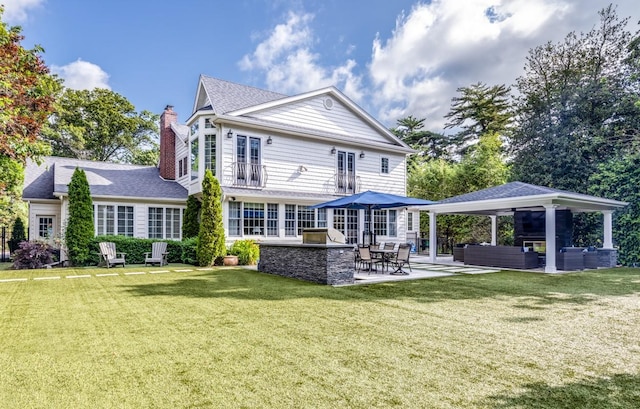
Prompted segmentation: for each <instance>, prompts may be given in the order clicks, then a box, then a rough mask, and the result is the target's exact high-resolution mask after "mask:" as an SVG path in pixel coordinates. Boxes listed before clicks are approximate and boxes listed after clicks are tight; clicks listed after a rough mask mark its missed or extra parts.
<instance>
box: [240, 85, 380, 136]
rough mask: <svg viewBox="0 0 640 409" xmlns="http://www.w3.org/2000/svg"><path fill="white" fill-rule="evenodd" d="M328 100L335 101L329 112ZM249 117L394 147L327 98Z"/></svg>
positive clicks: (318, 98) (311, 100)
mask: <svg viewBox="0 0 640 409" xmlns="http://www.w3.org/2000/svg"><path fill="white" fill-rule="evenodd" d="M326 99H330V100H331V101H333V107H332V108H331V109H330V110H329V109H327V108H325V106H324V101H325V100H326ZM250 116H252V117H255V118H259V119H263V120H267V121H271V122H277V123H282V124H286V125H292V126H300V127H304V128H307V129H314V130H318V131H322V132H327V133H334V134H340V135H345V136H349V137H352V138H356V139H361V140H363V141H376V142H382V143H391V141H390V140H389V139H388V138H387V137H386V136H384V135H383V134H381V133H380V132H379V131H378V130H377V129H375V128H373V127H372V126H370V125H369V124H368V123H366V122H365V121H363V120H362V119H361V118H360V117H359V116H357V115H355V113H354V112H353V111H351V110H350V109H348V108H347V107H346V106H345V105H343V104H342V103H341V102H339V101H338V100H336V99H334V98H331V97H329V96H327V95H320V96H317V97H315V98H311V99H307V100H302V101H298V102H296V103H292V104H287V105H283V106H278V107H276V108H270V109H267V110H264V111H259V112H252V113H251V114H250Z"/></svg>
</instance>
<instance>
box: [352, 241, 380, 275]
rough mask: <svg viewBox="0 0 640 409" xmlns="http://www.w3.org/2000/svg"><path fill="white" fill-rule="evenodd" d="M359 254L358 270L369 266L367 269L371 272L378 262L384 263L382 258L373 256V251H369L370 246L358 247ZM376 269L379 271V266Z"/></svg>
mask: <svg viewBox="0 0 640 409" xmlns="http://www.w3.org/2000/svg"><path fill="white" fill-rule="evenodd" d="M358 255H359V264H358V271H360V269H361V268H362V267H365V266H368V267H369V268H368V270H367V271H369V274H371V271H372V270H373V267H374V266H375V265H376V264H380V263H382V260H380V259H376V258H373V257H371V252H370V251H369V247H358ZM376 271H377V268H376Z"/></svg>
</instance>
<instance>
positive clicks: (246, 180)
mask: <svg viewBox="0 0 640 409" xmlns="http://www.w3.org/2000/svg"><path fill="white" fill-rule="evenodd" d="M232 169H233V176H232V177H233V184H234V186H246V187H265V186H266V184H267V168H266V166H264V165H259V164H254V163H244V162H234V163H233V165H232Z"/></svg>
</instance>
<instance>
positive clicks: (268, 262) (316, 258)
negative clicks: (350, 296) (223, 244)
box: [258, 243, 355, 285]
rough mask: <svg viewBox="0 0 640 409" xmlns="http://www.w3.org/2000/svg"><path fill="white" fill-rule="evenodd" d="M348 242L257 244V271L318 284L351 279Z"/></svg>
mask: <svg viewBox="0 0 640 409" xmlns="http://www.w3.org/2000/svg"><path fill="white" fill-rule="evenodd" d="M354 256H355V254H354V251H353V246H352V245H336V244H329V245H325V244H277V243H260V261H259V263H258V271H261V272H263V273H269V274H276V275H280V276H284V277H291V278H297V279H299V280H305V281H311V282H314V283H319V284H328V285H343V284H353V283H354V282H355V278H354V273H355V265H354Z"/></svg>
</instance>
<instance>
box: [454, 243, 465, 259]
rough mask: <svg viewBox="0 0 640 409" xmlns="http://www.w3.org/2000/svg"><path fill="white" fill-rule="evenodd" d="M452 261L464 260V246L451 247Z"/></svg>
mask: <svg viewBox="0 0 640 409" xmlns="http://www.w3.org/2000/svg"><path fill="white" fill-rule="evenodd" d="M453 261H464V247H463V246H460V247H458V246H456V247H454V248H453Z"/></svg>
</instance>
